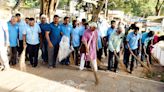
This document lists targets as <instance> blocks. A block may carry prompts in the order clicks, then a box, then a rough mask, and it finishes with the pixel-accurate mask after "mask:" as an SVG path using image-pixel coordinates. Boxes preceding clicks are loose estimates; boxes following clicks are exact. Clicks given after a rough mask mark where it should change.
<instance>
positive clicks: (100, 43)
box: [98, 31, 102, 49]
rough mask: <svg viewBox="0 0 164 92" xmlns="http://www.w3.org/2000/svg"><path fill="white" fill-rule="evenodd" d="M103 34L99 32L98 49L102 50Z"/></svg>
mask: <svg viewBox="0 0 164 92" xmlns="http://www.w3.org/2000/svg"><path fill="white" fill-rule="evenodd" d="M101 37H102V33H101V32H100V31H98V48H99V49H101V48H102V40H101Z"/></svg>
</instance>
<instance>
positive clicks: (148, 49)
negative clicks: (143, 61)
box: [146, 46, 152, 64]
mask: <svg viewBox="0 0 164 92" xmlns="http://www.w3.org/2000/svg"><path fill="white" fill-rule="evenodd" d="M146 53H147V54H148V55H149V62H150V64H152V60H151V50H150V47H149V46H148V47H147V48H146Z"/></svg>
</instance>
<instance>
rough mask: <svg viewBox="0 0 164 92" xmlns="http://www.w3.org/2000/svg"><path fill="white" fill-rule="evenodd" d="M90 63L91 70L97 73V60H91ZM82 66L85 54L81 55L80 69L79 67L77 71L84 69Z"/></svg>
mask: <svg viewBox="0 0 164 92" xmlns="http://www.w3.org/2000/svg"><path fill="white" fill-rule="evenodd" d="M90 62H91V64H92V68H93V69H94V70H95V71H97V60H96V59H94V60H92V61H90ZM84 65H85V54H82V55H81V59H80V67H79V69H80V70H83V69H84Z"/></svg>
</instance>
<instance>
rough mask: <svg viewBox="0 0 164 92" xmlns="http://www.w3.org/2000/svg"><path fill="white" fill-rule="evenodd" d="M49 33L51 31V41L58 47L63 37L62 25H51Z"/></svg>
mask: <svg viewBox="0 0 164 92" xmlns="http://www.w3.org/2000/svg"><path fill="white" fill-rule="evenodd" d="M47 31H50V40H51V42H52V44H53V46H55V45H58V44H59V42H60V40H61V35H60V32H61V27H60V25H59V24H58V25H54V22H52V23H50V30H47Z"/></svg>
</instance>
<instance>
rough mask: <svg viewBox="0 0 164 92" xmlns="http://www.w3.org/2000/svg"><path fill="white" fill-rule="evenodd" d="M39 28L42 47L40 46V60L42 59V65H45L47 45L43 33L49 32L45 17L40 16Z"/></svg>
mask: <svg viewBox="0 0 164 92" xmlns="http://www.w3.org/2000/svg"><path fill="white" fill-rule="evenodd" d="M39 26H40V29H41V31H42V46H41V50H42V59H43V63H46V62H48V50H47V44H48V43H47V40H46V36H45V32H46V31H50V26H49V24H48V23H47V19H46V15H42V16H41V23H40V24H39Z"/></svg>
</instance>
